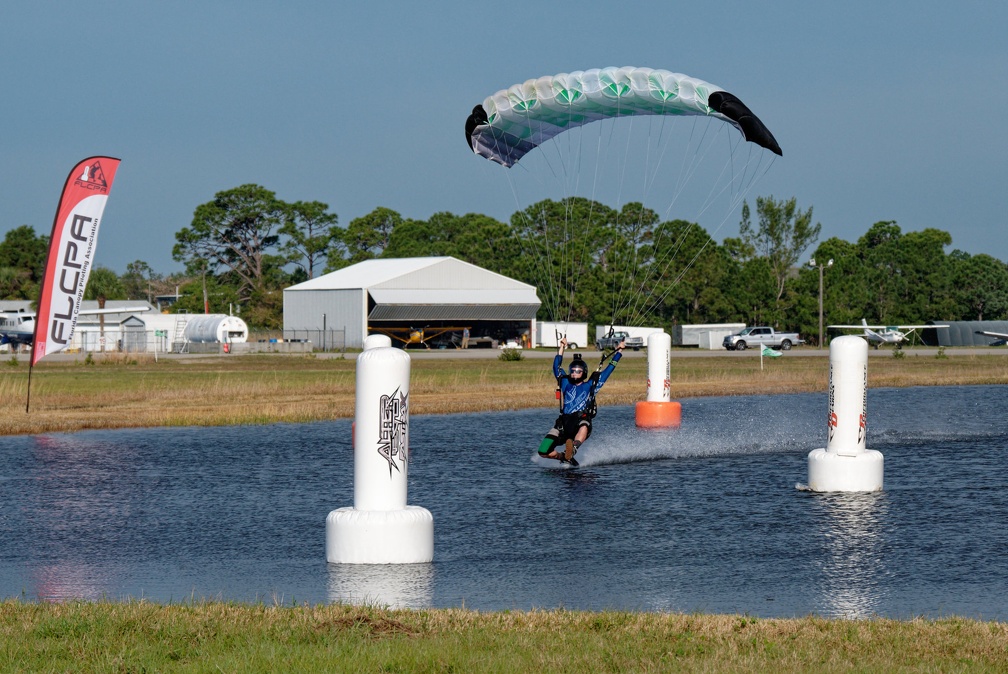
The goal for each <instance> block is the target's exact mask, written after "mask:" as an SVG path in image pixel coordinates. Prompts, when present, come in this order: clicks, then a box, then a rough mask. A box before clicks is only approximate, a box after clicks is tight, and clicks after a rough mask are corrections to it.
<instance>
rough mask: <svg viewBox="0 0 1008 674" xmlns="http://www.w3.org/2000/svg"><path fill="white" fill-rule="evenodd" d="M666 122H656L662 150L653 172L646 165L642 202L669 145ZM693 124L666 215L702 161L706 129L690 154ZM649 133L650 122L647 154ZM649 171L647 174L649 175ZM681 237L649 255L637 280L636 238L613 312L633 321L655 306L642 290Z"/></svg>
mask: <svg viewBox="0 0 1008 674" xmlns="http://www.w3.org/2000/svg"><path fill="white" fill-rule="evenodd" d="M666 121H667V120H666V118H665V117H664V116H663V117H661V123H660V124H659V129H660V133H659V142H658V147H659V148H661V153H660V154H659V161H658V162H656V164H655V166H654V170H653V172H652V171H651V169H650V168H647V170H646V171H645V176H644V184H645V187H644V189H643V192H644V195H643V196H644V198H642V203H643V201H644V200H645V199H646V197H647V196H648V194H649V193H650V188H651V187H652V186H653V184H654V181H655V180H656V179H657V176H658V172H659V171H658V169H659V166H660V164H661V163H662V161H661V160H663V159H664V155H665V152H667V150H668V148H669V147H670V146H671V142H670V141H669V142H665V143H664V144H663V143H662V141H663V140H664V137H665V135H666V134H665V122H666ZM676 121H677V119H676V117H673V118H672V119H671V122H672V125H674V124H675V122H676ZM696 124H697V121H696V119H694V122H693V128H692V130H691V132H690V142H689V143H687V145H686V146H685V147H684V149H683V159H682V165H681V167H680V171H679V174H678V179H677V184H676V188H675V190H674V192H673V197H672V201H671V203H670V204H669V205H668V207H667V208H666V210H665V217H666V218H667V216H668V213H669V212H670V211H671V210H672V207H673V206H674V205H675V204H676V203H677V202H678V200H679V197H680V196H681V195H682V192H683V190H684V189H685V187H686V185H687V184H688V183H689V182H690V179H691V178H692V176H693V174H694V173H695V171H696V168H697V166H699V165H700V164H701V163H702V158H701V159H699V160H698V159H697V157H698V156H699V151H700V147H702V146H703V145H704V143H703V140H704V139H705V138H706V131H705V133H704V134H703V135H701V137H700V140H699V141H698V143H697V148H696V149H694V150H693V153H692V155H693V156H692V157H690V148H691V147H692V146H693V140H694V136H695V135H696ZM709 126H710V125H709V123H708V127H709ZM652 132H653V124H651V125H649V127H648V143H647V147H648V152H649V153H650V150H651V146H652V144H653V143H652V142H651V141H652V136H653V133H652ZM669 136H671V134H669ZM649 156H650V155H649ZM649 172H650V176H649V175H648V173H649ZM643 214H644V212H643V210H642V211H641V213H640V216H639V218H638V227H637V228H636V230H635V232H634V234H635V237H636V236H639V232H640V230H641V229H642V220H640V217H643ZM666 230H667V228H665V227H663V228H661V229H660V230H659V233H658V239H657V240H653V241H652V245H651V248H652V250H657V249H658V244H659V243H660V242H661V240H662V237H663V236H664V235H665V232H666ZM684 236H685V232H684V233H683V236H682V237H681V238H680V240H679V241H678V242H677V243H676V244H675V245H674V246H672V247H671V249H670V250H666V252H665V254H664V255H663V256H662V258H661V259H655V258H654V256H653V255H652V259H651V260H650V262H651V264H650V265H648V268H646V269H645V271H644V274H643V276H641V277H640V278H639V279H638V277H637V269H638V268H639V266H640V265H639V263H638V262H639V250H640V244H639V243H637V242H636V239H635V244H636V245H635V251H634V255H633V273H632V274H629V275H625V276H624V279H626V278H627V276H629V279H630V288H631V290H630V291H628V292H626V293H624V291H623V290H622V289H621V291H620V295H619V302H620V304H619V306H618V308H617V309H615V310H614V313H617V312H618V311H627V312H628V313H629V316H630V320H631V321H633V320H636V319H637V318H639V317H643V315H644V314H645V313H647V311H648V310H654V309H657V307H658V303H656V302H648V299H647V298H646V293H645V290H646V288H647V286H648V285H649V283H650V282H651V281H653V280H657V279H658V278H659V277H660V276H661V275H662V274H663V273H664V271H665V269H667V267H668V265H670V264H671V263H672V261H673V260H674V259H675V258H676V257H677V255H678V252H679V248H680V247H681V245H682V242H683V241H684Z"/></svg>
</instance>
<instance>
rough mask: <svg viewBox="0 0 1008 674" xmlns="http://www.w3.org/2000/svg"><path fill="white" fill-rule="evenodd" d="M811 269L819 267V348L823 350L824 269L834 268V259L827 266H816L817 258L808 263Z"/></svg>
mask: <svg viewBox="0 0 1008 674" xmlns="http://www.w3.org/2000/svg"><path fill="white" fill-rule="evenodd" d="M808 263H809V266H810V267H813V268H814V267H819V348H820V349H821V348H823V311H822V296H823V268H824V267H825V268H827V269H828V268H829V267H832V266H833V258H830V260H829V262H827V263H826V264H816V261H815V258H812V259H810V260H809V261H808Z"/></svg>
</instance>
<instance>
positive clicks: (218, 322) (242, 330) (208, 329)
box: [185, 314, 248, 344]
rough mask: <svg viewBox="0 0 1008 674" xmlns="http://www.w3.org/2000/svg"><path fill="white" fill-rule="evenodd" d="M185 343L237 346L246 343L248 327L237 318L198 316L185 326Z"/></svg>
mask: <svg viewBox="0 0 1008 674" xmlns="http://www.w3.org/2000/svg"><path fill="white" fill-rule="evenodd" d="M185 339H186V341H187V342H195V343H197V344H200V343H203V344H206V343H217V342H220V343H230V344H239V343H242V342H245V341H248V326H247V325H246V324H245V321H243V320H242V319H240V318H238V317H237V316H228V315H227V314H200V315H198V316H193V317H192V318H190V319H189V320H188V322H187V323H186V326H185Z"/></svg>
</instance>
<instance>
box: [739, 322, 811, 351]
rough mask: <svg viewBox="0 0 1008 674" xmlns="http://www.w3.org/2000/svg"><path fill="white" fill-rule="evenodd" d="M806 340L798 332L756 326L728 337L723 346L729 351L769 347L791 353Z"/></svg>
mask: <svg viewBox="0 0 1008 674" xmlns="http://www.w3.org/2000/svg"><path fill="white" fill-rule="evenodd" d="M804 343H805V340H804V339H801V338H800V337H799V336H798V333H797V332H777V331H775V330H774V329H773V328H771V327H767V326H763V325H760V326H754V327H750V328H743V329H742V330H740V331H739V332H736V333H735V334H734V335H727V336H725V338H724V341H723V342H722V343H721V345H722V346H723V347H724V348H726V349H728V350H729V351H745V350H746V349H747V348H749V347H750V346H759V347H762V346H769V347H770V348H771V349H780V350H782V351H789V350H790V349H791V347H792V346H795V345H797V344H804Z"/></svg>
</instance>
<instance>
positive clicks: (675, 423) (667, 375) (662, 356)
mask: <svg viewBox="0 0 1008 674" xmlns="http://www.w3.org/2000/svg"><path fill="white" fill-rule="evenodd" d="M647 361H648V379H647V398H646V399H645V400H642V401H640V402H638V403H637V406H636V408H635V409H634V419H635V421H636V422H637V426H638V428H679V424H680V423H682V405H680V404H679V403H678V402H675V401H673V400H672V386H671V378H672V338H671V337H669V335H668V333H667V332H653V333H651V334H650V335H648V340H647Z"/></svg>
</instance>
